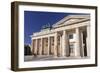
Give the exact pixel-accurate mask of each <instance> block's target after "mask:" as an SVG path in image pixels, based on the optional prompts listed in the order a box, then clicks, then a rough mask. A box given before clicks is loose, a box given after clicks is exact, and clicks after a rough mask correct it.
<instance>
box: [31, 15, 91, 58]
mask: <svg viewBox="0 0 100 73" xmlns="http://www.w3.org/2000/svg"><path fill="white" fill-rule="evenodd" d="M89 39H90V16H89V15H69V16H66V17H65V18H63V19H62V20H60V21H58V22H57V23H55V24H53V25H52V28H46V29H42V30H41V31H40V32H34V33H33V35H32V53H33V55H36V56H39V55H53V56H54V57H87V56H90V55H89V50H90V49H89V47H90V45H89Z"/></svg>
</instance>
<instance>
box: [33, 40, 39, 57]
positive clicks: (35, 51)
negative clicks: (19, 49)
mask: <svg viewBox="0 0 100 73" xmlns="http://www.w3.org/2000/svg"><path fill="white" fill-rule="evenodd" d="M37 43H38V42H37V39H36V40H35V44H36V45H35V49H34V53H35V54H36V55H37Z"/></svg>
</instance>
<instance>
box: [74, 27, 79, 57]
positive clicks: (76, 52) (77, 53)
mask: <svg viewBox="0 0 100 73" xmlns="http://www.w3.org/2000/svg"><path fill="white" fill-rule="evenodd" d="M75 31H76V46H75V47H76V48H75V56H80V31H79V28H76V29H75Z"/></svg>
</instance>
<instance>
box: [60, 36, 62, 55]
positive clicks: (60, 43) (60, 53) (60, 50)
mask: <svg viewBox="0 0 100 73" xmlns="http://www.w3.org/2000/svg"><path fill="white" fill-rule="evenodd" d="M59 54H60V56H62V36H61V35H60V48H59Z"/></svg>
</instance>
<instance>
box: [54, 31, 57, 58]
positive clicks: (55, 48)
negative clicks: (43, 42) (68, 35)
mask: <svg viewBox="0 0 100 73" xmlns="http://www.w3.org/2000/svg"><path fill="white" fill-rule="evenodd" d="M54 56H55V57H56V56H57V33H55V36H54Z"/></svg>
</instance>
